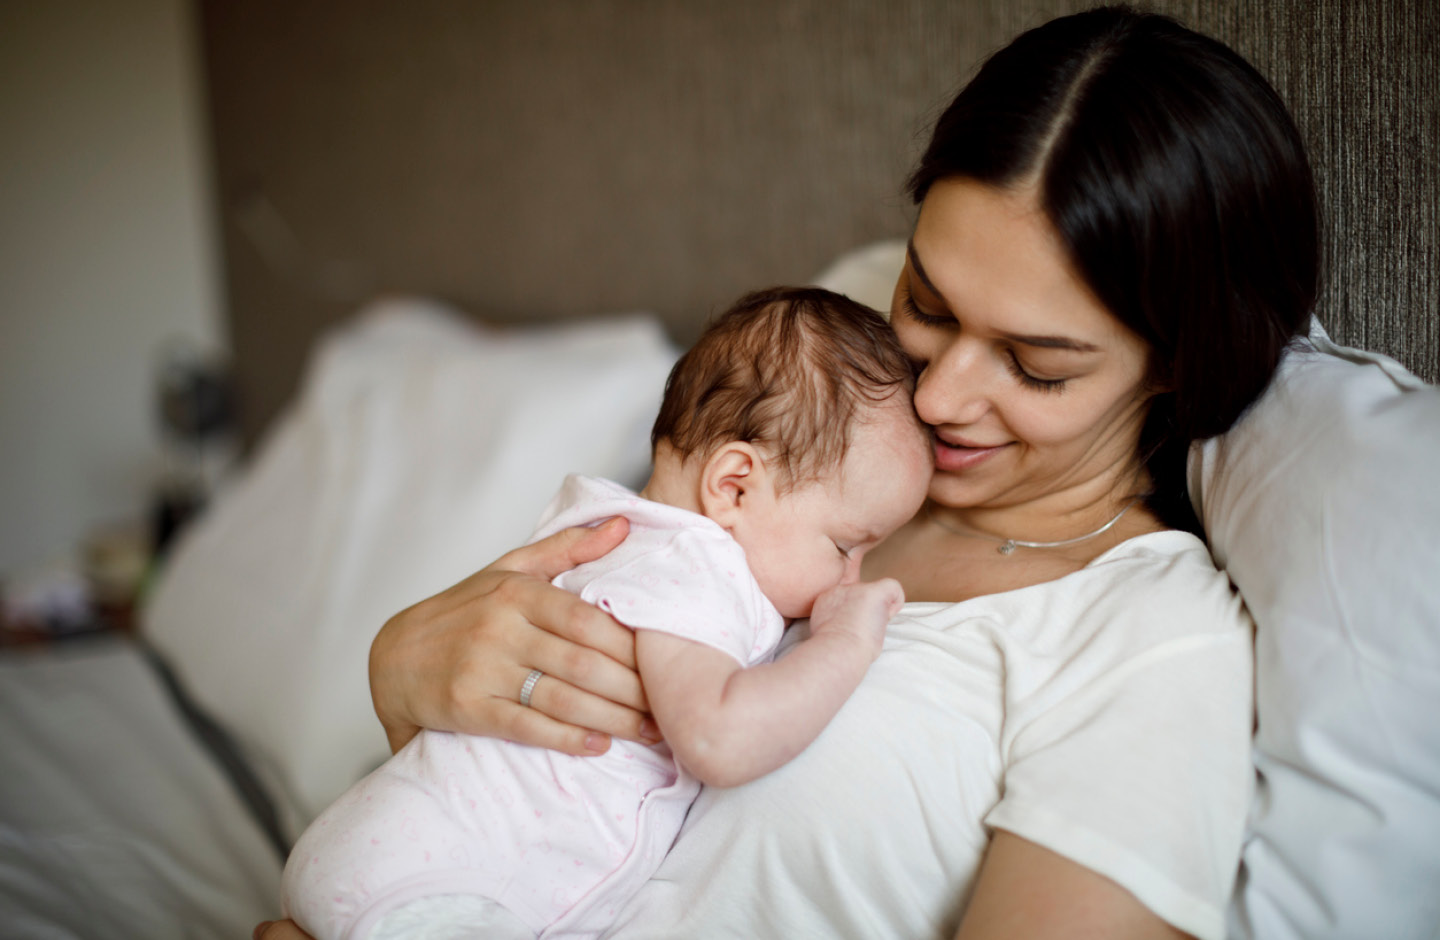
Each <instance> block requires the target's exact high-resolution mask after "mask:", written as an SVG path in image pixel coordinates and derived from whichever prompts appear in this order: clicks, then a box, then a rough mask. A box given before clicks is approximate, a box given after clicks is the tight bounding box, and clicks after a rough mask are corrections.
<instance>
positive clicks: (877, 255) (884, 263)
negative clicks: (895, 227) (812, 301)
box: [814, 238, 906, 319]
mask: <svg viewBox="0 0 1440 940" xmlns="http://www.w3.org/2000/svg"><path fill="white" fill-rule="evenodd" d="M905 245H906V243H905V240H904V239H903V238H902V239H894V240H889V241H879V242H874V243H872V244H869V245H865V246H864V247H861V248H856V249H854V250H853V251H848V252H846V253H845V254H843V255H841V256H840V257H839V258H836V259H835V261H834V262H833V263H832V264H831V265H830V266H829V267H827V268H826V269H825V270H824V271H821V272H820V273H819V274H817V275H816V276H815V278H814V283H815V286H817V287H824V288H826V289H828V290H833V291H835V293H837V294H844V295H845V296H847V297H849V298H850V299H851V300H855V301H858V302H860V303H862V304H864V305H866V306H867V307H870V308H872V309H875V310H879V311H880V312H881V313H883V314H884V315H885V318H886V319H889V318H890V300H891V298H892V297H893V296H894V293H895V282H896V281H898V280H899V279H900V271H901V269H903V268H904V267H905Z"/></svg>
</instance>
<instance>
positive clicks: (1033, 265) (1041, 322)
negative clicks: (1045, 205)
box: [908, 178, 1123, 345]
mask: <svg viewBox="0 0 1440 940" xmlns="http://www.w3.org/2000/svg"><path fill="white" fill-rule="evenodd" d="M908 265H909V269H910V271H911V273H912V275H913V277H914V279H915V280H917V281H919V283H920V284H921V285H922V286H923V287H924V288H925V289H926V290H927V291H929V292H930V293H932V294H933V295H934V296H935V297H936V298H937V299H938V300H939V301H941V302H942V303H944V304H945V305H946V306H947V308H949V310H950V312H951V313H953V314H955V315H956V316H957V317H958V318H960V319H961V320H962V321H964V320H973V321H976V325H983V326H986V327H991V328H994V329H996V330H998V331H1001V332H1009V333H1013V334H1016V335H1025V336H1051V337H1056V338H1068V339H1071V340H1074V341H1075V342H1077V343H1079V344H1080V345H1098V344H1099V343H1100V342H1101V341H1102V340H1103V339H1104V338H1105V337H1106V336H1108V335H1113V334H1114V333H1115V332H1116V331H1117V330H1122V329H1123V327H1122V326H1121V324H1120V322H1119V321H1118V320H1117V319H1116V318H1115V317H1114V316H1113V315H1112V314H1111V313H1110V312H1109V310H1107V309H1106V307H1105V306H1104V305H1103V304H1102V303H1101V302H1100V300H1099V298H1098V297H1097V296H1096V295H1095V293H1094V291H1093V290H1091V289H1090V286H1089V285H1088V284H1087V283H1086V282H1085V281H1084V280H1083V279H1082V278H1081V277H1080V274H1079V272H1078V271H1077V270H1076V268H1075V265H1074V264H1073V263H1072V262H1071V260H1070V256H1069V253H1068V251H1067V250H1066V248H1065V246H1064V245H1063V243H1062V242H1061V241H1060V237H1059V235H1058V234H1057V233H1056V231H1055V227H1054V226H1053V225H1051V224H1050V221H1049V219H1048V217H1047V216H1046V215H1045V213H1044V212H1043V211H1042V210H1041V209H1040V208H1039V205H1038V201H1037V198H1036V196H1035V194H1034V192H1033V191H1032V190H1030V189H1024V188H1022V189H1000V188H997V187H992V186H987V185H985V184H982V183H977V182H975V181H973V180H968V179H964V178H949V179H945V180H941V181H939V182H937V183H936V184H935V185H934V186H932V187H931V189H930V191H929V193H928V194H927V195H926V197H925V201H924V203H922V204H921V208H920V217H919V219H918V220H917V222H916V225H915V232H914V234H913V235H912V236H911V239H910V243H909V246H908ZM913 287H914V285H913V283H912V289H913Z"/></svg>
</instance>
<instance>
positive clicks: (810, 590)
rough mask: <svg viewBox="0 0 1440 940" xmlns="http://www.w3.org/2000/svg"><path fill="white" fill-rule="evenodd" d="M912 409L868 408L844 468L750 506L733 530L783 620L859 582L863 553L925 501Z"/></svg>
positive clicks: (924, 460) (922, 441)
mask: <svg viewBox="0 0 1440 940" xmlns="http://www.w3.org/2000/svg"><path fill="white" fill-rule="evenodd" d="M910 408H911V406H910V401H909V398H908V397H907V396H904V395H892V396H891V397H890V398H889V399H887V400H886V401H885V402H882V403H881V404H879V405H877V406H875V407H873V408H870V409H868V412H869V413H867V414H863V415H861V416H860V418H859V419H858V420H857V423H856V425H855V426H854V427H853V428H852V430H851V435H850V436H851V441H850V449H849V450H848V451H847V453H846V454H845V459H844V461H843V463H842V465H841V466H840V467H839V468H837V469H835V470H832V471H830V472H828V473H826V474H825V475H824V476H823V477H822V478H821V479H820V480H818V481H812V482H810V483H805V484H801V485H800V486H797V487H795V488H794V489H791V490H790V491H788V492H786V493H784V494H783V495H778V496H775V495H771V496H770V498H769V499H768V500H763V501H756V502H752V504H751V506H750V507H749V510H750V511H749V512H747V513H746V518H745V520H744V522H743V524H742V525H739V526H737V527H736V528H735V529H734V530H733V531H734V535H735V538H736V540H737V541H738V542H739V543H740V545H741V547H743V548H744V549H745V557H746V560H747V561H748V562H749V565H750V570H751V571H752V572H753V573H754V574H755V579H756V580H757V581H758V582H759V583H760V588H761V590H763V591H764V592H765V596H766V597H768V598H770V601H771V603H773V604H774V605H775V607H776V608H777V609H778V610H779V611H780V613H781V614H782V615H784V616H785V617H791V618H793V617H808V616H810V609H811V608H812V607H813V606H814V605H815V599H816V598H817V597H819V596H820V595H821V594H823V593H824V592H825V591H828V590H829V589H830V588H832V587H835V586H836V585H837V584H848V583H850V582H853V581H857V580H859V577H860V562H861V560H862V559H863V558H864V557H865V553H866V552H867V551H869V550H870V549H871V548H874V547H875V546H876V545H877V544H879V543H880V541H881V540H882V539H884V538H885V537H886V536H887V535H889V534H890V533H891V532H894V531H895V530H896V529H898V528H900V526H902V525H904V524H905V523H906V522H908V521H909V520H910V519H911V517H913V516H914V515H915V513H916V512H917V511H919V509H920V505H921V504H922V503H923V502H924V501H925V493H926V491H927V490H928V489H929V486H930V474H931V470H932V463H931V455H930V447H929V442H928V440H927V439H926V436H925V435H924V434H923V433H922V432H921V430H920V429H919V426H918V425H917V424H916V423H915V419H914V417H913V415H912V413H911V410H910Z"/></svg>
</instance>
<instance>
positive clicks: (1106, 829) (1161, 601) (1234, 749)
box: [985, 571, 1253, 938]
mask: <svg viewBox="0 0 1440 940" xmlns="http://www.w3.org/2000/svg"><path fill="white" fill-rule="evenodd" d="M1209 575H1210V576H1208V577H1207V575H1206V573H1204V572H1201V573H1199V574H1196V575H1185V574H1182V575H1180V576H1178V577H1173V576H1172V577H1161V578H1159V579H1158V580H1157V581H1156V582H1154V583H1151V582H1149V579H1144V578H1140V579H1135V581H1136V582H1138V584H1137V585H1136V586H1132V587H1131V588H1130V589H1128V590H1123V591H1115V592H1113V593H1112V594H1111V596H1110V597H1109V598H1108V599H1106V600H1101V601H1099V602H1097V603H1096V604H1095V605H1094V606H1093V607H1091V608H1089V609H1087V610H1085V611H1083V612H1082V617H1081V622H1080V625H1079V626H1078V627H1077V629H1079V630H1080V631H1081V633H1082V634H1084V633H1085V631H1086V630H1087V629H1088V630H1089V631H1090V633H1091V635H1093V636H1094V637H1095V640H1094V642H1093V643H1091V644H1082V645H1081V646H1080V647H1079V648H1078V650H1077V651H1075V652H1074V653H1073V656H1072V657H1071V659H1070V661H1068V662H1066V663H1065V664H1062V665H1060V666H1059V667H1058V668H1056V667H1054V666H1053V665H1052V667H1051V668H1052V669H1054V671H1053V673H1052V674H1051V675H1050V676H1049V677H1048V678H1047V681H1044V682H1038V683H1036V684H1035V685H1034V687H1032V688H1026V689H1023V690H1021V691H1018V692H1016V693H1015V694H1014V697H1013V698H1012V697H1011V696H1010V693H1009V692H1007V703H1006V710H1007V715H1006V728H1005V730H1004V732H1003V741H1002V745H1003V747H1004V757H1005V761H1006V770H1005V776H1004V794H1003V796H1002V798H1001V800H1000V802H999V803H998V804H997V805H996V806H995V808H994V809H993V810H992V811H991V812H990V813H989V814H988V815H987V817H986V820H985V822H986V824H987V825H988V826H990V827H992V828H995V829H1003V830H1006V831H1008V832H1011V833H1014V834H1016V835H1018V836H1021V837H1023V838H1025V839H1028V840H1030V841H1032V842H1035V843H1038V844H1039V845H1042V846H1045V847H1046V848H1048V849H1050V850H1052V851H1055V852H1057V853H1059V854H1061V855H1063V856H1065V857H1067V858H1069V859H1071V860H1073V861H1076V862H1079V863H1080V864H1082V865H1084V866H1085V867H1086V868H1089V869H1091V870H1092V871H1095V872H1098V873H1100V874H1102V875H1105V876H1106V877H1108V878H1110V879H1111V880H1113V881H1115V882H1117V883H1119V884H1120V885H1121V886H1123V887H1124V888H1126V889H1127V890H1128V891H1130V892H1131V893H1132V894H1133V895H1135V896H1136V898H1138V899H1139V900H1140V901H1141V902H1142V903H1143V904H1145V905H1146V906H1147V907H1148V908H1150V909H1151V910H1152V911H1154V912H1155V913H1156V914H1158V915H1159V916H1160V917H1162V918H1163V919H1164V920H1166V921H1167V922H1168V923H1170V924H1171V925H1173V926H1175V927H1178V928H1179V929H1181V930H1184V931H1186V932H1188V933H1191V934H1194V935H1196V936H1198V937H1201V938H1208V937H1215V938H1221V937H1223V936H1224V934H1225V924H1224V909H1225V905H1226V902H1227V899H1228V897H1229V894H1230V889H1231V886H1232V884H1233V882H1234V879H1235V873H1236V868H1237V865H1238V862H1239V854H1240V845H1241V840H1242V838H1243V834H1244V826H1245V817H1246V813H1247V809H1248V806H1249V801H1250V796H1251V790H1252V784H1253V773H1252V771H1251V769H1250V767H1251V764H1250V737H1251V732H1252V717H1251V716H1252V710H1251V709H1252V705H1251V702H1252V696H1253V685H1252V646H1251V629H1250V622H1249V618H1248V615H1247V614H1245V613H1244V611H1243V608H1241V606H1240V604H1239V601H1238V599H1237V598H1235V597H1234V595H1233V592H1232V591H1231V590H1230V589H1229V586H1228V583H1226V582H1225V581H1224V577H1223V575H1219V574H1218V573H1214V572H1213V571H1212V572H1210V573H1209ZM1126 639H1128V640H1130V641H1131V642H1130V646H1129V647H1128V649H1129V652H1128V653H1127V655H1125V656H1124V657H1120V658H1112V659H1110V660H1109V661H1108V663H1106V665H1105V666H1104V667H1103V668H1097V667H1096V662H1105V653H1104V650H1103V649H1102V648H1103V647H1104V646H1105V645H1106V644H1109V643H1116V642H1122V643H1123V642H1124V641H1125V640H1126ZM1136 639H1140V640H1141V641H1142V642H1140V643H1135V642H1134V640H1136ZM1092 657H1094V658H1095V662H1088V663H1087V660H1089V659H1091V658H1092ZM1008 684H1009V683H1008V680H1007V685H1008Z"/></svg>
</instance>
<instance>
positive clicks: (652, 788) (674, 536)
mask: <svg viewBox="0 0 1440 940" xmlns="http://www.w3.org/2000/svg"><path fill="white" fill-rule="evenodd" d="M617 515H623V516H625V517H627V518H628V519H629V520H630V534H629V536H628V537H627V538H626V539H625V542H624V543H623V544H622V545H621V546H620V547H618V548H616V549H615V550H614V551H612V552H610V553H609V554H608V555H606V556H605V557H604V558H601V559H599V560H597V561H594V562H591V563H589V564H585V565H581V566H580V567H578V568H576V569H574V570H572V571H567V572H565V573H564V574H562V575H560V576H559V577H558V578H556V579H555V582H554V583H555V584H557V585H558V586H560V587H563V588H565V589H566V590H568V591H572V592H574V593H576V594H579V595H580V596H581V597H582V598H584V599H585V600H587V601H590V602H591V603H594V604H596V605H598V606H600V607H601V608H603V609H605V610H608V611H609V612H610V613H611V614H613V615H614V616H615V618H616V619H617V620H619V621H620V622H621V623H624V624H626V625H628V626H630V627H632V628H643V629H648V630H663V631H664V632H666V633H671V634H675V635H677V636H682V637H686V638H687V639H691V640H695V641H697V642H700V643H704V644H706V645H707V646H712V647H714V648H716V649H719V650H722V651H724V652H726V653H728V654H729V655H731V656H733V657H734V658H735V659H736V660H737V661H738V662H739V663H740V664H741V665H742V666H747V667H748V666H753V665H757V664H759V663H762V662H766V661H768V660H769V659H770V658H771V657H772V656H773V655H774V652H775V647H776V646H777V645H778V644H779V642H780V635H781V633H782V632H783V631H784V626H785V624H784V620H783V619H782V618H781V616H780V614H779V612H778V611H776V609H775V607H774V605H772V604H771V603H770V601H769V600H767V599H766V597H765V595H764V594H762V593H761V592H760V587H759V585H758V584H757V583H756V582H755V578H754V576H753V575H751V574H750V570H749V568H748V567H746V564H745V553H744V551H743V550H742V549H741V548H740V546H739V545H738V544H737V543H736V542H735V540H734V539H732V538H731V537H730V536H729V534H727V533H726V532H725V531H724V530H723V529H721V528H720V526H718V525H717V524H716V523H714V522H712V521H711V520H709V519H707V518H705V517H704V516H701V515H697V514H696V513H692V512H688V511H686V510H683V509H676V508H675V507H673V506H666V505H663V504H661V503H654V502H650V501H648V500H644V499H641V498H640V497H639V496H637V495H635V494H634V493H632V492H631V491H629V490H627V489H625V488H624V487H622V486H620V485H618V484H615V483H611V482H609V481H607V480H599V479H594V478H590V477H580V476H570V477H568V478H566V480H565V483H564V485H563V486H562V487H561V489H560V492H559V494H558V495H557V496H556V497H555V500H554V501H553V502H552V503H551V504H550V507H549V508H548V509H547V510H546V511H545V514H544V515H543V516H542V519H541V524H540V528H539V530H538V531H537V532H536V534H535V538H536V539H540V538H544V537H545V536H547V535H551V534H553V533H555V532H558V531H560V530H561V529H565V528H569V527H570V526H576V525H590V524H594V523H596V522H599V521H602V520H604V519H606V518H609V517H611V516H617ZM699 789H700V784H699V782H698V781H696V780H695V779H694V778H693V777H691V776H690V775H689V774H687V773H685V772H684V770H683V769H681V768H680V767H679V766H678V765H677V764H676V763H675V760H674V758H673V757H672V756H671V754H670V749H669V748H668V747H666V746H665V745H664V744H660V745H656V746H654V747H647V746H644V745H641V744H636V743H634V742H630V741H621V740H619V739H616V740H614V741H613V743H612V744H611V747H610V750H609V751H608V752H607V753H606V754H604V755H602V756H599V757H572V756H570V755H567V754H559V753H556V752H553V751H546V750H542V749H539V748H530V747H525V746H523V745H519V744H514V743H511V742H508V741H497V740H494V739H491V738H477V737H470V736H468V735H459V734H450V733H446V732H436V731H424V732H421V733H420V734H419V735H418V736H416V737H415V739H414V740H412V741H411V742H410V743H409V744H407V745H406V746H405V747H404V748H402V749H401V750H400V752H399V753H398V754H396V755H395V756H394V757H392V758H391V759H390V760H389V761H387V762H386V763H385V764H384V765H383V766H381V767H380V768H379V769H378V770H376V771H375V772H374V773H372V774H370V775H369V776H368V777H366V778H365V779H363V780H361V781H360V782H359V783H357V784H356V785H355V786H353V787H351V788H350V790H348V791H347V792H346V793H345V794H344V795H343V796H342V797H341V798H340V799H339V800H337V801H336V802H335V803H334V804H333V805H331V806H330V807H329V808H328V809H327V810H325V812H324V813H322V814H321V815H320V817H319V818H318V819H317V820H316V821H315V822H314V823H313V824H311V826H310V828H309V829H307V830H306V831H305V833H304V834H303V835H302V836H301V837H300V841H299V842H298V843H297V844H296V846H295V848H294V850H293V851H292V852H291V853H290V859H289V862H288V863H287V865H286V867H285V875H284V881H283V885H282V901H283V904H284V909H285V912H286V913H287V915H289V916H291V917H294V918H295V919H296V920H297V921H298V922H299V923H300V925H301V926H303V927H304V928H305V929H306V930H308V931H309V932H310V933H312V934H314V935H315V936H316V937H317V938H319V940H331V938H342V937H343V938H356V940H360V938H364V937H365V936H366V935H367V934H368V933H369V931H370V929H371V928H372V927H373V926H374V925H375V924H376V922H378V921H379V920H380V918H382V917H383V916H384V915H385V914H387V913H389V912H390V911H392V910H395V909H396V908H398V907H400V906H401V905H403V904H405V903H407V902H409V901H411V900H414V899H417V898H420V897H428V896H433V895H439V894H477V895H482V896H484V897H487V898H491V899H493V900H495V901H497V902H499V903H500V904H502V905H503V906H504V907H506V908H508V909H509V910H510V911H512V912H513V913H514V914H515V915H516V916H518V917H519V918H520V919H522V920H524V921H526V922H527V923H528V924H530V925H531V926H532V927H533V928H534V929H535V931H536V933H537V934H540V933H541V932H543V933H544V935H545V936H546V937H547V938H551V937H554V938H559V937H592V936H595V935H597V934H599V933H600V932H601V931H602V930H604V929H605V928H606V927H607V926H608V925H609V923H610V920H611V919H612V917H613V915H614V913H615V911H616V909H617V908H618V905H619V903H620V902H621V901H623V900H624V899H625V898H626V897H628V896H629V895H630V894H632V893H633V892H634V891H636V890H638V889H639V887H640V886H641V885H642V884H644V883H645V881H646V880H647V879H648V878H649V877H650V875H651V874H652V873H653V872H654V870H655V868H656V867H657V866H658V865H659V864H660V860H661V859H662V858H663V857H664V855H665V853H666V852H667V851H668V850H669V848H670V845H671V843H672V842H674V840H675V836H676V835H677V834H678V833H679V831H680V825H681V823H682V822H684V819H685V813H686V811H687V810H688V808H689V806H690V803H691V801H692V800H693V799H694V798H695V795H696V794H697V793H698V792H699Z"/></svg>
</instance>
